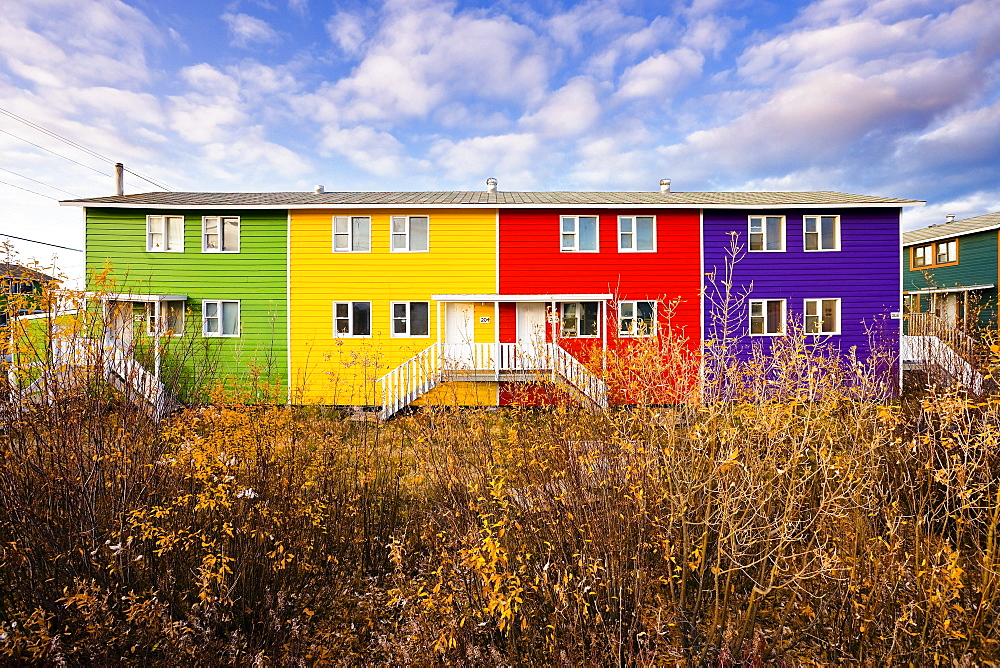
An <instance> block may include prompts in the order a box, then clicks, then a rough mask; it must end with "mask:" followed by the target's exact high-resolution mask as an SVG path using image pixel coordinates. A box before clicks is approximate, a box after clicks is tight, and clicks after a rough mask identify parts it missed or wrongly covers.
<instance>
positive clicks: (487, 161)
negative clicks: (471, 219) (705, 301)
mask: <svg viewBox="0 0 1000 668" xmlns="http://www.w3.org/2000/svg"><path fill="white" fill-rule="evenodd" d="M539 148H540V143H539V141H538V138H537V137H536V136H535V135H534V134H531V133H526V132H522V133H510V134H504V135H491V136H484V137H470V138H468V139H462V140H459V141H451V140H441V141H439V142H437V143H436V144H435V145H434V146H433V147H432V148H431V151H430V153H431V156H433V157H434V159H435V165H436V166H437V168H438V169H440V170H441V171H443V172H444V173H445V174H446V175H447V176H448V177H450V178H451V179H454V180H456V181H458V182H459V183H465V184H469V185H467V186H465V187H467V188H470V189H472V188H473V187H474V185H473V184H480V183H482V182H483V180H484V179H486V178H487V177H490V176H492V177H496V178H497V180H499V181H500V187H501V188H502V189H506V190H527V189H529V188H530V187H532V186H534V185H535V176H534V173H533V172H532V165H533V163H534V162H535V154H536V152H537V151H538V150H539Z"/></svg>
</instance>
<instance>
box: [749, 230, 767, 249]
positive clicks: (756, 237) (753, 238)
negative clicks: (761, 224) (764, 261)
mask: <svg viewBox="0 0 1000 668" xmlns="http://www.w3.org/2000/svg"><path fill="white" fill-rule="evenodd" d="M750 250H752V251H762V250H764V235H763V234H751V235H750Z"/></svg>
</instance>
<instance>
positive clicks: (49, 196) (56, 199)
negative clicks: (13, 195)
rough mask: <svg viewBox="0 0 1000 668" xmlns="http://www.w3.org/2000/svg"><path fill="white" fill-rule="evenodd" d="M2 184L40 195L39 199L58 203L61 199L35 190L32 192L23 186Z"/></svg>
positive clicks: (4, 182) (3, 182)
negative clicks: (43, 198) (44, 198)
mask: <svg viewBox="0 0 1000 668" xmlns="http://www.w3.org/2000/svg"><path fill="white" fill-rule="evenodd" d="M0 183H2V184H4V185H5V186H10V187H11V188H17V189H18V190H24V191H26V192H29V193H32V194H34V195H38V196H39V197H46V198H48V199H50V200H52V201H53V202H58V201H59V198H57V197H53V196H52V195H43V194H42V193H40V192H37V191H35V190H32V189H31V188H25V187H23V186H15V185H14V184H13V183H7V182H6V181H0Z"/></svg>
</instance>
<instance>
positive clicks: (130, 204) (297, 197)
mask: <svg viewBox="0 0 1000 668" xmlns="http://www.w3.org/2000/svg"><path fill="white" fill-rule="evenodd" d="M60 204H62V205H64V206H102V207H115V208H181V207H185V208H211V207H216V208H219V207H224V208H242V209H261V208H278V209H323V208H332V207H353V208H390V207H404V206H405V207H414V206H417V207H423V208H447V207H456V206H480V207H483V208H496V207H504V208H531V207H541V208H547V207H608V206H624V207H639V206H650V207H661V208H691V207H694V208H697V207H713V208H745V207H751V208H753V207H794V206H809V207H824V206H827V207H833V206H842V205H845V204H847V205H855V206H882V207H885V206H919V205H922V204H923V202H922V201H920V200H912V199H898V198H894V197H874V196H871V195H852V194H849V193H840V192H833V191H816V192H667V193H664V192H659V191H655V192H570V191H555V192H528V191H524V192H516V191H514V192H507V191H500V192H486V191H478V190H476V191H465V190H458V191H442V192H324V193H312V192H273V193H196V192H150V193H142V194H136V195H120V196H110V197H91V198H87V199H72V200H65V201H63V202H60Z"/></svg>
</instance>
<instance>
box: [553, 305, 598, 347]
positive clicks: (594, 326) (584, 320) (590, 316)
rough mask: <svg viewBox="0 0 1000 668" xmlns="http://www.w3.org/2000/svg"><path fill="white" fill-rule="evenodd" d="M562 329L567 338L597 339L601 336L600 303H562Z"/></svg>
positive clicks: (561, 331) (561, 333) (562, 333)
mask: <svg viewBox="0 0 1000 668" xmlns="http://www.w3.org/2000/svg"><path fill="white" fill-rule="evenodd" d="M560 306H561V307H562V328H561V330H560V335H561V336H563V337H566V338H571V337H572V338H576V337H596V336H600V335H601V331H600V324H599V323H600V319H599V317H598V314H599V313H600V310H601V309H600V303H599V302H562V304H561V305H560Z"/></svg>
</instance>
